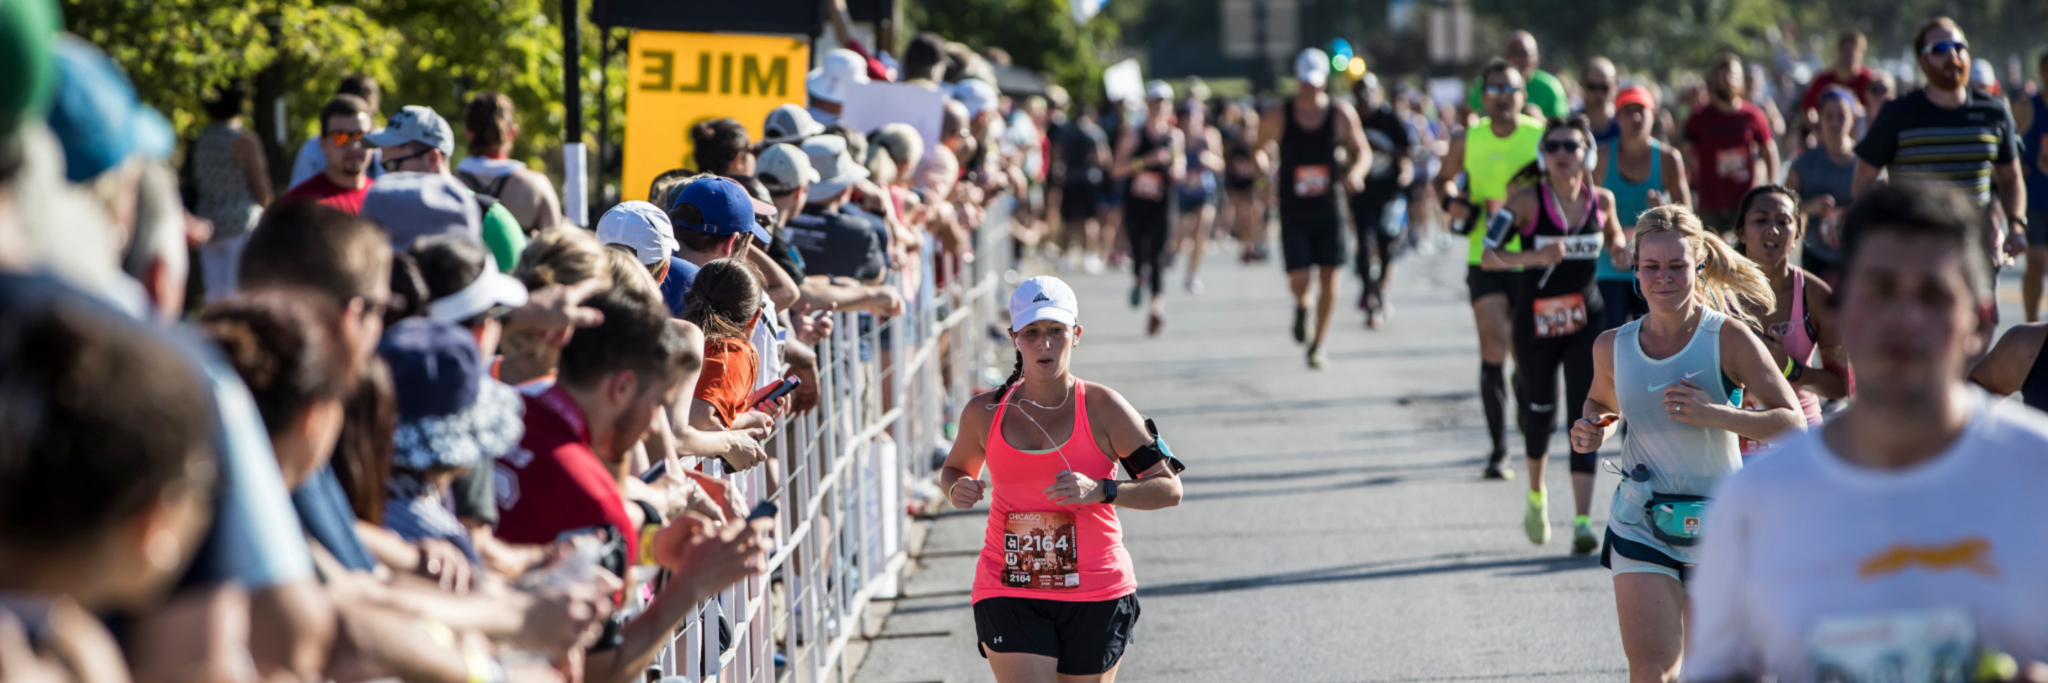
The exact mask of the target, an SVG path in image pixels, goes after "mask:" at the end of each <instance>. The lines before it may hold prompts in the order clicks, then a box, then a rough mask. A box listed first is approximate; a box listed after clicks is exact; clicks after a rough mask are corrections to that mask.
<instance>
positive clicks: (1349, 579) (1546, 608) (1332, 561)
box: [856, 252, 1625, 683]
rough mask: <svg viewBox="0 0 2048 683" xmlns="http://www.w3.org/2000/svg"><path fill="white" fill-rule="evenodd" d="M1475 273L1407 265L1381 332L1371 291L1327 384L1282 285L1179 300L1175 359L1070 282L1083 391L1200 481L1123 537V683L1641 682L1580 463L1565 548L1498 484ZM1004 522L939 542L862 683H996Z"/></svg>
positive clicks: (1116, 285)
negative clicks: (1138, 426) (985, 585)
mask: <svg viewBox="0 0 2048 683" xmlns="http://www.w3.org/2000/svg"><path fill="white" fill-rule="evenodd" d="M1457 256H1458V254H1451V253H1449V252H1443V253H1439V254H1437V255H1434V256H1417V257H1412V258H1409V259H1406V260H1405V261H1404V263H1403V267H1404V269H1405V270H1404V272H1402V273H1401V274H1400V277H1399V278H1398V282H1399V284H1398V286H1397V288H1396V290H1395V291H1394V293H1393V294H1392V295H1391V297H1390V298H1391V301H1393V302H1394V304H1395V306H1396V307H1397V310H1396V314H1395V316H1394V319H1393V322H1392V325H1391V326H1389V328H1388V329H1385V330H1382V331H1379V332H1371V331H1367V330H1366V329H1365V328H1364V325H1363V323H1362V321H1363V317H1362V315H1361V314H1360V313H1359V312H1358V311H1357V310H1356V308H1354V307H1353V304H1354V303H1355V301H1356V297H1357V291H1358V284H1357V282H1356V280H1355V278H1354V277H1352V276H1349V275H1347V276H1346V277H1347V279H1346V280H1345V281H1344V285H1343V287H1344V295H1343V299H1342V301H1343V302H1344V303H1343V305H1342V306H1340V308H1339V310H1338V312H1337V314H1336V317H1335V320H1334V321H1333V322H1332V323H1331V326H1332V329H1331V333H1330V336H1331V340H1330V343H1329V349H1328V354H1329V358H1330V367H1329V369H1328V370H1327V371H1324V372H1314V371H1310V370H1308V369H1306V367H1305V366H1304V363H1303V356H1302V354H1303V350H1302V349H1301V347H1298V346H1296V345H1295V344H1294V343H1293V340H1292V339H1291V338H1290V337H1289V336H1288V329H1287V326H1288V323H1289V318H1290V315H1291V314H1290V310H1289V304H1288V299H1287V295H1286V281H1285V278H1284V276H1283V275H1282V273H1281V272H1280V268H1279V266H1278V265H1277V264H1267V265H1262V266H1254V267H1250V268H1240V267H1239V266H1238V265H1237V264H1235V263H1212V264H1210V265H1211V268H1210V269H1209V271H1208V272H1207V273H1206V274H1205V278H1204V279H1205V280H1206V281H1207V284H1208V291H1207V292H1206V293H1205V294H1203V295H1201V296H1199V297H1190V296H1188V295H1186V294H1183V293H1179V292H1175V293H1174V294H1172V295H1170V296H1169V300H1168V321H1167V328H1166V331H1165V332H1164V333H1163V334H1162V335H1161V336H1160V337H1159V338H1157V339H1147V338H1146V337H1145V336H1144V333H1143V319H1142V316H1141V315H1140V314H1139V313H1138V312H1136V311H1133V310H1131V309H1130V308H1129V306H1128V305H1127V304H1126V298H1125V297H1126V296H1127V295H1128V287H1129V284H1128V277H1127V276H1124V275H1120V274H1115V273H1111V274H1104V275H1099V276H1093V277H1085V276H1074V277H1071V278H1070V281H1071V282H1072V283H1073V284H1074V286H1075V288H1076V290H1077V291H1078V292H1079V293H1080V297H1081V304H1082V311H1081V320H1082V324H1083V326H1084V327H1085V328H1086V331H1085V334H1084V336H1083V337H1082V339H1083V344H1082V346H1081V348H1080V349H1079V351H1078V356H1077V360H1076V374H1078V375H1079V376H1081V377H1082V378H1084V379H1087V380H1090V381H1094V382H1101V383H1105V384H1108V385H1110V386H1112V387H1115V388H1116V389H1117V390H1119V391H1121V392H1123V394H1124V395H1125V396H1126V397H1128V398H1129V399H1130V400H1131V402H1132V403H1133V404H1135V405H1136V406H1137V407H1138V409H1139V410H1140V411H1142V412H1144V413H1145V414H1147V415H1149V416H1151V417H1153V418H1155V419H1157V420H1158V422H1159V426H1160V429H1161V430H1162V431H1163V432H1164V433H1165V434H1166V435H1167V436H1168V439H1169V440H1170V441H1172V442H1173V444H1174V450H1175V452H1176V453H1177V454H1179V455H1180V456H1181V457H1182V458H1183V459H1185V460H1186V461H1187V462H1188V466H1189V470H1188V472H1187V473H1186V475H1185V480H1186V485H1187V495H1186V499H1185V500H1184V501H1183V502H1182V504H1181V506H1180V507H1178V508H1174V509H1170V510H1165V511H1160V512H1137V513H1128V514H1125V515H1123V519H1124V529H1125V534H1126V535H1125V543H1126V544H1127V545H1128V546H1129V547H1130V549H1131V553H1132V555H1133V557H1134V558H1135V560H1136V563H1137V569H1138V576H1139V585H1140V586H1141V587H1140V589H1139V596H1140V600H1141V604H1142V606H1143V609H1144V614H1143V617H1142V618H1141V619H1140V621H1139V624H1138V628H1137V636H1138V637H1137V642H1136V643H1135V644H1134V645H1133V646H1132V648H1131V650H1130V652H1129V654H1128V655H1127V656H1126V657H1125V658H1124V660H1123V665H1122V668H1121V669H1120V671H1119V675H1118V680H1119V681H1133V682H1143V681H1246V680H1256V681H1409V680H1446V679H1449V680H1510V679H1513V680H1528V679H1536V678H1540V679H1543V680H1557V681H1576V680H1614V679H1616V678H1618V677H1620V676H1622V675H1623V674H1624V673H1625V670H1624V662H1623V660H1622V658H1621V651H1620V640H1619V639H1618V636H1617V635H1616V626H1615V622H1614V606H1613V598H1612V596H1611V594H1610V589H1609V584H1608V580H1607V574H1606V572H1605V571H1604V570H1602V569H1601V568H1600V567H1599V565H1598V563H1597V562H1596V561H1594V560H1593V559H1590V558H1587V557H1583V556H1578V557H1575V556H1572V555H1570V554H1568V548H1567V545H1568V538H1569V527H1568V524H1569V521H1570V518H1569V508H1568V505H1569V503H1568V499H1569V493H1568V491H1569V484H1568V482H1567V479H1566V476H1565V472H1564V470H1565V467H1564V462H1563V458H1562V456H1561V455H1560V456H1556V457H1555V458H1554V466H1553V467H1552V468H1551V469H1552V475H1551V489H1552V491H1553V500H1552V511H1553V520H1554V521H1556V522H1557V525H1558V535H1559V540H1553V541H1552V542H1551V544H1550V545H1549V546H1546V547H1540V548H1539V547H1535V546H1532V545H1530V543H1529V542H1528V540H1527V539H1526V538H1524V537H1523V535H1522V531H1521V511H1522V501H1523V493H1522V492H1523V491H1524V490H1525V488H1526V487H1525V482H1524V481H1523V480H1517V481H1515V482H1486V481H1482V480H1480V478H1479V476H1478V475H1479V469H1480V465H1481V462H1482V458H1481V454H1483V453H1484V452H1485V450H1486V431H1485V424H1484V420H1483V419H1482V418H1481V416H1480V412H1479V411H1480V408H1479V401H1478V398H1477V395H1476V393H1475V388H1476V385H1477V377H1478V367H1477V357H1478V355H1477V354H1478V346H1477V342H1476V341H1475V339H1474V337H1473V332H1472V321H1471V316H1470V313H1469V309H1467V308H1466V306H1465V287H1464V280H1463V277H1464V266H1463V260H1462V259H1461V258H1458V257H1457ZM1178 280H1179V273H1178V270H1177V269H1176V273H1175V276H1174V277H1173V278H1172V279H1171V280H1170V281H1172V282H1177V281H1178ZM1510 435H1511V437H1512V436H1513V432H1512V431H1511V432H1510ZM1513 443H1515V444H1519V443H1520V442H1519V440H1518V439H1517V440H1514V441H1513ZM1557 444H1558V445H1556V446H1555V447H1553V451H1555V452H1558V453H1562V452H1563V451H1564V445H1563V438H1562V437H1561V436H1560V437H1559V438H1558V441H1557ZM1515 450H1516V452H1517V453H1519V450H1520V449H1519V446H1517V447H1516V448H1515ZM1515 460H1516V461H1519V460H1520V458H1519V456H1518V457H1516V458H1515ZM1518 464H1519V463H1518ZM1601 483H1602V485H1603V486H1602V488H1603V489H1606V490H1609V491H1611V490H1612V486H1613V481H1612V480H1611V478H1605V477H1603V479H1602V481H1601ZM1605 508H1606V505H1605V502H1604V501H1602V502H1601V503H1600V504H1599V505H1598V506H1597V507H1596V510H1595V514H1594V517H1595V519H1596V521H1597V520H1599V519H1604V518H1605ZM985 509H986V508H985V507H984V508H980V509H976V510H974V511H971V512H960V513H955V514H952V515H948V516H946V517H943V518H942V519H940V520H939V521H938V522H937V523H936V525H935V527H934V528H933V529H932V532H931V535H930V537H929V540H928V542H927V543H926V545H925V555H924V558H923V560H922V561H921V563H920V567H919V569H918V571H917V573H916V574H914V575H912V576H911V577H910V579H909V581H908V583H907V585H906V593H907V594H908V595H910V596H913V597H910V598H907V599H904V600H900V601H898V602H897V605H896V608H897V609H896V612H895V614H894V616H892V617H891V618H890V619H889V621H888V622H887V624H886V626H885V628H884V637H883V638H882V639H880V640H877V641H875V643H874V645H873V648H872V649H871V650H870V653H869V655H868V659H867V661H866V662H865V664H864V665H863V666H862V668H861V669H860V670H859V672H858V675H857V677H856V680H859V681H864V682H873V683H910V682H916V681H949V682H952V681H987V680H993V677H992V676H991V675H990V674H989V670H988V668H987V665H986V664H985V663H983V662H982V660H981V658H980V657H979V656H978V655H977V654H976V651H975V648H974V621H973V614H972V612H971V610H970V609H969V608H968V599H967V588H968V586H969V584H970V582H971V577H972V571H973V563H974V555H973V553H974V552H975V551H976V550H977V549H978V548H979V547H980V543H981V535H980V534H981V530H982V525H983V524H984V522H985V520H986V518H987V517H986V512H985Z"/></svg>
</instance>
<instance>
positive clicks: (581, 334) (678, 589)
mask: <svg viewBox="0 0 2048 683" xmlns="http://www.w3.org/2000/svg"><path fill="white" fill-rule="evenodd" d="M584 303H585V305H586V306H589V307H590V308H592V309H594V310H596V311H598V312H599V313H600V314H601V315H602V318H603V321H602V322H601V323H599V324H598V325H596V326H594V327H590V328H587V329H582V330H578V331H577V332H576V334H575V335H574V336H573V337H571V338H570V340H569V343H568V344H567V345H566V346H564V347H563V349H562V356H561V369H560V381H559V382H558V383H557V384H556V385H555V386H554V387H553V388H550V389H548V390H547V391H545V392H543V393H541V394H540V395H539V396H535V397H528V398H526V399H525V400H526V435H525V437H524V439H523V440H522V441H521V444H520V445H521V448H519V449H518V450H517V451H516V452H515V454H514V456H513V457H508V458H506V459H505V460H504V461H503V462H504V465H505V468H503V469H502V470H501V472H502V473H504V474H506V475H508V480H509V481H511V482H513V483H514V484H516V486H517V489H518V491H519V494H518V495H517V496H513V497H507V498H504V499H503V500H501V501H500V502H501V510H500V513H501V517H500V523H499V529H498V532H499V534H500V535H501V536H503V537H504V538H506V539H507V540H511V541H514V542H525V543H544V542H549V541H553V540H556V539H557V538H558V537H560V536H562V535H563V534H564V533H565V532H572V533H577V534H581V533H585V532H586V531H588V532H591V533H594V534H596V535H598V536H599V537H600V540H604V539H609V540H608V546H609V547H610V548H611V550H610V551H609V552H607V553H606V555H605V558H604V562H603V564H604V565H605V566H606V567H607V568H608V569H613V570H615V573H619V574H624V573H626V569H627V568H628V567H629V566H631V565H633V564H638V563H639V561H640V558H642V557H647V556H652V557H653V558H654V559H655V560H656V561H657V562H658V563H659V564H660V565H661V566H663V567H667V568H669V569H671V570H673V571H675V575H674V576H673V577H672V579H671V580H670V581H669V582H668V583H667V584H666V585H664V586H662V587H661V588H660V589H659V590H658V591H657V592H656V593H655V596H654V600H653V602H651V603H650V604H648V605H647V607H646V609H644V610H643V611H641V612H640V613H639V615H638V616H636V617H634V618H632V619H631V620H628V621H626V622H625V623H624V624H622V625H619V626H618V628H617V629H616V631H615V634H608V635H607V637H606V638H603V639H601V641H600V644H599V648H598V649H593V650H592V651H591V652H589V653H588V654H587V655H586V659H585V662H584V680H585V681H590V682H592V683H625V682H626V681H631V680H634V679H636V678H637V677H639V676H640V675H642V673H643V672H644V671H646V669H647V666H648V664H650V663H651V662H652V661H653V660H654V657H655V655H656V654H658V653H659V652H660V651H661V649H662V648H663V647H664V646H666V645H667V644H668V641H669V636H670V634H672V633H674V632H675V631H676V629H677V628H679V627H680V626H681V625H682V623H683V621H684V620H685V619H687V618H688V617H689V616H690V615H692V614H693V613H694V610H693V609H691V607H692V606H694V605H696V604H698V603H699V602H702V601H703V600H704V599H705V598H707V597H709V596H711V595H713V594H715V593H716V592H718V591H721V590H724V589H725V588H727V587H729V586H731V585H732V584H733V583H735V582H737V581H739V580H740V579H742V578H744V577H746V576H748V575H750V574H754V573H758V572H759V571H760V569H761V564H762V562H763V561H764V559H765V558H764V557H763V556H762V554H761V552H760V551H761V547H762V543H763V538H762V535H763V533H764V532H766V531H767V530H768V529H770V528H772V524H773V522H772V520H757V521H754V522H751V523H748V522H737V521H734V522H731V523H727V524H723V525H716V524H714V523H712V522H709V521H707V520H704V519H702V518H700V517H696V516H694V515H685V516H683V517H681V518H679V519H677V520H675V521H674V523H673V524H671V525H669V526H668V527H666V528H663V529H661V530H660V531H659V532H657V533H647V530H650V529H651V528H653V527H659V526H660V525H661V524H662V520H659V519H653V518H650V517H649V515H650V514H651V513H652V512H653V510H652V508H651V506H645V505H637V504H635V505H629V504H627V502H626V501H625V500H624V499H623V498H622V497H621V495H620V488H619V487H620V486H621V482H622V480H623V479H625V478H626V477H627V476H628V475H627V473H626V468H625V465H626V462H625V457H626V455H627V454H628V453H629V452H630V451H631V450H632V448H633V446H634V445H635V444H638V443H639V442H640V439H641V437H642V435H643V434H644V433H645V432H646V431H647V427H648V425H649V424H650V422H651V419H652V416H653V415H654V413H655V411H656V409H658V408H660V407H661V406H663V405H670V404H672V403H673V402H674V398H675V396H676V394H678V393H679V392H681V390H682V387H681V380H682V379H683V378H684V376H685V374H686V373H689V372H693V371H695V370H696V369H697V368H698V367H699V366H700V365H701V364H702V362H703V358H702V356H700V355H699V352H698V351H697V349H696V348H694V347H693V346H692V344H691V342H692V341H693V340H692V339H691V338H690V335H687V334H686V333H685V332H684V331H683V330H684V329H685V328H682V327H680V326H678V325H675V324H673V323H671V322H670V320H669V318H668V316H667V315H666V313H665V312H664V311H661V310H660V307H659V305H658V304H657V303H655V302H654V301H652V300H646V299H644V298H639V297H634V296H631V295H628V294H625V293H622V292H606V293H601V294H599V295H597V296H595V297H592V298H591V299H589V300H588V301H586V302H584ZM643 540H644V541H646V542H650V543H653V544H654V545H653V547H652V548H650V550H649V552H648V553H647V554H645V555H643V553H641V551H640V544H641V543H642V542H643Z"/></svg>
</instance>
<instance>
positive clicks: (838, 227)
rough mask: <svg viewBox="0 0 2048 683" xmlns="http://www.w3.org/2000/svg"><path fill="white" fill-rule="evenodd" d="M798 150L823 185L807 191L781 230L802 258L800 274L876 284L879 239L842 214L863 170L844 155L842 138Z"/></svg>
mask: <svg viewBox="0 0 2048 683" xmlns="http://www.w3.org/2000/svg"><path fill="white" fill-rule="evenodd" d="M803 150H804V153H805V155H807V156H809V157H810V160H811V167H812V168H813V169H816V170H817V172H818V175H819V177H821V178H822V180H819V181H818V182H817V183H814V184H812V185H811V187H810V190H809V193H808V203H806V204H805V205H804V209H803V211H802V212H801V213H799V214H797V215H796V216H795V217H792V218H790V219H789V224H788V225H787V226H786V227H785V230H786V232H787V234H788V235H789V241H790V244H793V245H795V246H796V249H797V251H798V252H799V253H802V254H803V257H804V268H805V274H806V275H825V276H828V277H833V278H849V279H852V280H856V281H859V282H865V283H868V284H879V283H880V282H881V279H882V276H883V275H884V273H885V272H886V268H887V266H888V262H887V259H886V256H885V254H884V244H883V239H882V238H883V235H882V233H881V232H880V231H877V230H876V229H875V227H874V226H873V225H871V224H869V223H868V222H867V221H865V220H862V219H859V218H855V217H854V216H852V215H850V214H848V213H847V212H846V211H844V210H843V209H844V207H845V205H846V200H847V190H848V189H850V188H852V187H853V183H854V181H856V180H859V179H862V178H866V177H867V173H868V171H867V169H866V168H863V167H861V165H860V164H857V163H854V161H853V157H852V156H850V155H848V154H847V152H846V139H845V138H841V137H838V136H832V135H821V136H818V137H814V138H811V139H809V140H805V141H804V146H803Z"/></svg>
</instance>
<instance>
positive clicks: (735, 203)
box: [661, 177, 775, 317]
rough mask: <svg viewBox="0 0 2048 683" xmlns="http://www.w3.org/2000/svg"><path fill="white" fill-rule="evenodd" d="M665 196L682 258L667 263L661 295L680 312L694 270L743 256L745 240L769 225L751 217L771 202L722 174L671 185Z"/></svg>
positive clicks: (758, 236)
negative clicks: (749, 191) (673, 187)
mask: <svg viewBox="0 0 2048 683" xmlns="http://www.w3.org/2000/svg"><path fill="white" fill-rule="evenodd" d="M669 198H670V200H671V202H672V204H671V205H669V206H668V207H666V211H667V213H668V219H669V224H670V225H671V226H672V228H673V230H674V232H675V240H676V253H675V260H676V261H680V263H671V266H670V269H669V275H668V281H667V283H666V284H665V285H664V286H663V287H662V290H661V295H662V301H663V302H664V303H666V304H668V309H669V313H670V314H672V315H674V316H676V317H682V315H683V297H684V295H686V294H688V293H689V290H690V286H691V283H693V282H695V281H696V278H697V271H698V269H699V268H702V267H703V266H704V264H706V263H710V262H712V261H715V260H718V259H722V258H732V257H741V258H744V257H745V256H746V249H747V244H748V242H750V241H753V240H762V241H766V240H765V237H766V236H767V232H768V230H767V228H764V227H761V224H760V223H759V222H757V221H755V220H754V217H755V215H756V214H757V212H758V211H760V210H761V208H760V207H761V205H766V212H767V213H769V214H771V215H772V214H773V213H774V211H775V207H774V205H772V204H767V203H766V202H761V201H759V200H756V199H754V198H753V196H752V195H749V194H747V190H746V188H743V187H740V184H739V183H737V182H734V181H733V180H732V179H731V178H721V177H705V178H699V179H696V180H694V181H692V182H690V183H689V184H688V185H683V186H681V189H677V190H671V191H670V192H669Z"/></svg>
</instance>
